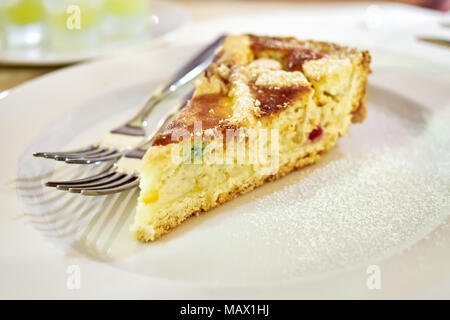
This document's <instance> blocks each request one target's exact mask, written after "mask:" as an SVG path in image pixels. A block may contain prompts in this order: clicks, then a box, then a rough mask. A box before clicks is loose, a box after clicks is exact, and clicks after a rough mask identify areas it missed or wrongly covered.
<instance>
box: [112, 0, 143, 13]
mask: <svg viewBox="0 0 450 320" xmlns="http://www.w3.org/2000/svg"><path fill="white" fill-rule="evenodd" d="M148 4H149V0H126V1H124V0H105V9H106V10H107V11H109V12H111V13H114V14H116V15H120V16H128V15H133V14H136V13H138V12H140V11H143V10H146V9H147V8H148Z"/></svg>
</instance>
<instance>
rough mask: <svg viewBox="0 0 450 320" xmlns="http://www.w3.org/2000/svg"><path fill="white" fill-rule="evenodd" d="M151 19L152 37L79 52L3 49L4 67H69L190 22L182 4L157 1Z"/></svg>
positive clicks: (0, 60)
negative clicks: (68, 65)
mask: <svg viewBox="0 0 450 320" xmlns="http://www.w3.org/2000/svg"><path fill="white" fill-rule="evenodd" d="M149 19H150V30H149V33H148V36H144V37H140V38H136V39H129V40H121V41H116V42H113V43H105V44H102V45H100V46H98V47H97V48H95V49H86V50H77V51H75V52H60V51H55V50H52V49H51V48H42V49H28V50H27V49H20V50H19V49H8V48H3V50H0V64H4V65H30V66H33V65H36V66H53V65H65V64H71V63H75V62H80V61H84V60H89V59H93V58H98V57H102V56H105V55H108V54H113V53H117V52H118V51H120V50H124V49H129V48H133V47H138V46H146V45H149V44H151V43H152V42H153V41H154V40H156V39H157V38H160V37H162V36H164V35H166V34H168V33H170V32H172V31H174V30H176V29H178V28H179V27H181V26H182V25H183V24H185V23H186V22H187V21H188V16H187V12H186V10H185V9H184V7H183V6H181V5H178V4H174V3H167V2H154V3H152V14H151V16H149Z"/></svg>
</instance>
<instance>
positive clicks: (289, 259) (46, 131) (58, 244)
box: [0, 45, 450, 298]
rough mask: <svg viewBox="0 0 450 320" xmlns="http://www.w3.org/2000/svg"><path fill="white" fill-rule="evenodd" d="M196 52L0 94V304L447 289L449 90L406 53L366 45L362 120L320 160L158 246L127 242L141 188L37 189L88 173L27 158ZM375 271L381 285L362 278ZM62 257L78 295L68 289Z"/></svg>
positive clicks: (58, 76)
mask: <svg viewBox="0 0 450 320" xmlns="http://www.w3.org/2000/svg"><path fill="white" fill-rule="evenodd" d="M198 48H199V46H194V45H191V46H182V47H171V48H163V49H155V50H152V51H150V52H147V53H143V52H140V53H128V54H126V55H123V56H120V57H114V58H109V59H106V60H102V61H95V62H91V63H87V64H84V65H79V66H74V67H71V68H68V69H64V70H62V71H59V72H56V73H53V74H49V75H47V76H44V77H42V78H40V79H38V80H35V81H31V82H29V83H27V84H25V85H23V86H21V87H19V88H17V89H15V90H13V91H11V92H10V93H9V94H8V95H7V96H6V97H4V98H3V99H0V109H1V110H2V117H1V119H0V137H2V138H1V141H2V146H1V150H3V153H2V165H1V166H0V177H1V180H2V185H1V188H0V203H2V208H3V210H2V212H3V213H2V215H0V241H1V243H2V246H1V247H0V262H1V263H0V283H2V288H1V289H0V297H3V298H6V297H8V298H11V297H21V298H43V297H45V298H53V297H58V298H124V297H126V298H230V297H232V298H302V297H303V298H305V297H308V298H314V297H316V298H317V297H327V298H328V297H331V298H332V297H334V298H368V297H377V298H379V297H383V298H389V297H411V296H413V297H414V296H417V295H419V294H424V292H426V291H424V290H425V289H429V288H431V287H432V286H434V285H439V286H440V289H442V288H441V287H442V283H441V282H443V280H444V279H445V278H446V277H447V278H449V277H450V271H449V270H450V259H448V257H449V252H450V226H449V221H446V219H447V217H448V214H449V212H450V153H449V152H448V150H449V148H450V129H449V127H448V123H449V121H450V83H449V82H448V80H445V79H443V78H441V76H442V77H444V76H445V75H448V74H449V72H448V69H447V68H446V67H443V66H437V65H434V64H432V63H430V62H427V61H425V60H418V59H416V58H411V57H408V56H406V55H394V54H390V53H388V52H385V51H383V50H379V49H376V48H373V49H372V55H373V58H374V63H373V70H374V73H373V75H371V78H370V84H369V86H368V110H369V116H368V118H367V120H366V121H365V122H364V123H363V124H358V125H353V126H352V127H351V129H350V134H349V135H348V136H346V137H343V138H342V139H341V140H340V141H339V143H338V146H336V147H335V148H333V149H332V150H330V151H329V152H328V153H326V154H324V155H323V158H322V159H321V161H320V162H319V163H317V164H316V165H314V166H311V167H308V168H304V169H303V170H299V171H297V172H294V173H292V174H290V175H288V176H287V177H285V178H283V179H280V180H278V181H276V182H273V183H268V184H266V185H264V186H262V187H260V188H258V189H257V190H255V191H253V192H251V193H249V194H246V195H243V196H241V197H239V198H237V199H235V200H233V201H230V202H228V203H226V204H224V205H222V206H220V207H219V208H217V209H214V210H211V211H210V212H208V213H205V214H203V215H201V216H199V217H194V218H191V219H188V221H186V222H185V223H183V224H182V225H181V226H180V227H178V228H176V229H175V230H173V231H172V232H171V233H169V234H168V235H166V236H164V237H162V238H161V239H160V240H158V241H156V242H153V243H148V244H141V243H137V242H135V241H134V240H133V238H132V235H131V233H130V232H129V231H128V227H129V224H130V221H131V219H132V218H133V214H134V206H135V201H136V193H133V192H129V193H126V194H123V195H120V196H117V195H116V196H108V197H100V198H85V197H81V196H78V195H72V194H68V193H63V192H59V191H56V190H53V189H48V188H44V187H43V186H42V184H43V182H44V181H46V180H48V179H61V178H66V177H74V176H78V175H80V174H88V172H85V171H83V168H85V167H82V168H80V167H76V166H74V167H68V166H62V165H59V164H58V165H57V164H56V163H55V162H52V161H49V160H45V159H36V158H33V157H32V156H31V153H32V152H33V151H36V150H58V149H66V148H71V147H74V146H83V145H86V144H87V143H88V142H91V141H93V140H95V138H96V137H100V136H101V135H102V133H103V132H105V131H106V130H107V129H108V128H110V127H111V126H113V125H114V124H118V123H120V122H121V119H123V118H124V117H126V116H127V115H130V114H132V113H133V111H134V110H136V108H137V107H139V105H140V104H141V103H142V102H143V101H144V100H145V98H146V96H147V94H148V93H149V92H150V91H151V90H152V89H153V88H154V87H155V86H156V85H157V84H158V83H160V81H161V80H163V79H164V78H166V77H167V76H168V74H169V73H170V72H172V71H173V70H174V68H176V67H177V66H179V65H180V64H181V63H183V61H185V60H186V59H188V57H189V56H190V55H191V54H192V53H193V52H195V51H196V50H198ZM124 75H129V76H124ZM158 112H159V114H161V113H163V112H165V109H164V108H161V110H159V111H158ZM157 118H158V115H155V117H153V118H152V119H151V121H157ZM94 170H98V168H97V169H94ZM16 173H17V176H16ZM16 178H17V179H16ZM14 179H16V180H14ZM6 181H8V182H7V183H6ZM15 193H17V201H16V199H15V196H14V194H15ZM19 208H20V209H19ZM406 248H408V250H406V251H405V249H406ZM374 264H375V265H377V266H379V267H380V268H381V272H382V278H381V279H382V290H369V289H368V287H367V286H366V281H367V277H368V274H367V273H366V269H367V267H368V266H369V265H374ZM73 265H76V266H77V267H79V268H80V269H79V270H81V277H82V278H81V279H82V280H81V288H80V289H79V290H71V289H70V287H67V285H66V284H67V281H68V276H70V270H72V269H67V268H68V267H70V266H73ZM67 270H69V271H68V272H69V274H67V273H66V271H67ZM445 292H447V293H448V291H444V294H445ZM440 294H441V295H442V294H443V293H442V291H440ZM447 297H448V295H447Z"/></svg>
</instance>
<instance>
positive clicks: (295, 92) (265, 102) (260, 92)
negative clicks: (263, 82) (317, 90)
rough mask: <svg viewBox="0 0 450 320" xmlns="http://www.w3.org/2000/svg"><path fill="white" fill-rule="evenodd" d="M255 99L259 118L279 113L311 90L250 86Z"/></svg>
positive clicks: (296, 87) (301, 87)
mask: <svg viewBox="0 0 450 320" xmlns="http://www.w3.org/2000/svg"><path fill="white" fill-rule="evenodd" d="M250 88H251V89H252V92H253V94H254V95H255V98H256V99H257V100H258V101H259V103H260V105H259V109H260V116H265V115H269V114H272V113H276V112H280V111H282V110H284V109H286V108H287V107H288V105H289V104H290V103H292V102H293V101H294V100H296V99H297V98H298V97H299V96H300V95H302V94H303V93H306V92H308V91H309V90H311V89H310V88H309V87H304V86H289V87H281V88H280V87H268V86H256V85H254V84H253V85H251V87H250Z"/></svg>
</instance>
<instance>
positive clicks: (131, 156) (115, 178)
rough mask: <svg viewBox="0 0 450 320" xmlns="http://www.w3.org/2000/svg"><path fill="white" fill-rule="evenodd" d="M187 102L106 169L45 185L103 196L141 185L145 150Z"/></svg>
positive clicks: (87, 194) (177, 107) (176, 108)
mask: <svg viewBox="0 0 450 320" xmlns="http://www.w3.org/2000/svg"><path fill="white" fill-rule="evenodd" d="M191 94H192V93H191ZM187 103H188V99H185V100H184V101H183V103H180V104H179V105H177V106H176V107H175V108H173V109H172V110H171V112H170V113H169V114H167V116H166V117H165V118H163V119H162V120H161V121H160V123H159V124H158V126H157V129H156V130H155V132H154V133H153V134H152V135H150V136H149V137H148V138H147V139H146V140H145V141H143V142H142V143H140V144H139V145H138V146H137V147H135V148H134V149H132V150H131V151H128V152H122V153H121V155H120V159H118V160H116V162H115V163H114V164H113V165H112V166H110V167H109V168H108V169H107V170H106V171H104V172H102V173H100V174H97V175H94V176H92V177H88V178H84V179H78V180H68V181H49V182H47V183H46V184H45V185H46V186H47V187H56V188H57V189H58V190H64V191H69V192H73V193H81V194H82V195H86V196H102V195H107V194H112V193H118V192H122V191H125V190H128V189H132V188H135V187H137V186H138V185H139V176H138V171H139V166H140V164H141V160H142V158H143V157H144V155H145V152H146V151H147V150H148V148H150V147H151V145H152V144H153V141H154V139H155V137H156V136H157V135H158V133H160V132H161V131H162V130H163V129H164V128H165V126H166V125H167V124H168V123H169V122H170V121H171V120H172V119H173V118H174V117H175V115H176V114H177V113H178V112H180V111H181V110H182V109H183V108H184V107H185V106H186V105H187Z"/></svg>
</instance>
